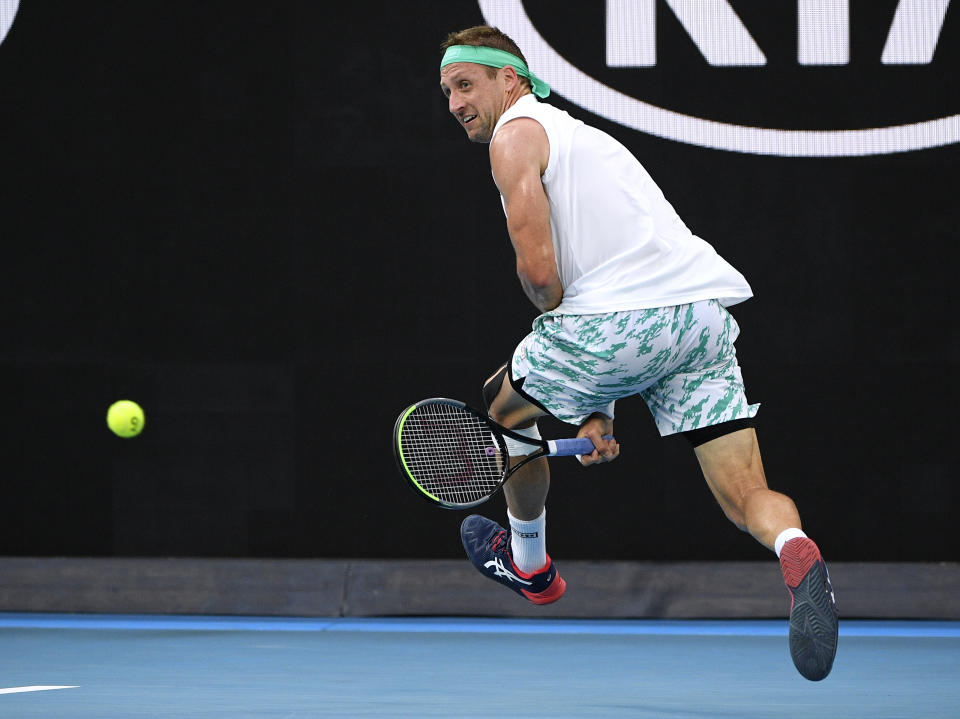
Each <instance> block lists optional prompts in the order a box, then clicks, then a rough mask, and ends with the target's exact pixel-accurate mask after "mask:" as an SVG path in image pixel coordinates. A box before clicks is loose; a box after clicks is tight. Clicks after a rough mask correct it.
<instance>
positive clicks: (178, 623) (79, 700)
mask: <svg viewBox="0 0 960 719" xmlns="http://www.w3.org/2000/svg"><path fill="white" fill-rule="evenodd" d="M786 632H787V624H786V621H749V622H743V621H650V620H636V621H621V620H616V621H614V620H610V621H605V620H553V619H551V620H520V619H516V620H513V619H462V618H450V619H447V618H426V619H424V618H395V619H389V618H388V619H350V618H332V619H306V618H303V619H300V618H258V617H184V616H128V615H59V614H51V615H36V614H0V717H3V718H4V719H16V718H18V717H46V718H59V717H70V718H76V719H86V718H88V717H89V718H92V717H103V718H110V717H356V716H367V717H421V716H430V717H494V716H521V715H530V716H543V717H656V718H665V719H675V718H676V719H681V718H686V717H690V718H697V719H703V718H705V717H765V718H773V717H777V718H779V717H803V718H804V719H809V718H810V717H817V716H818V717H826V718H829V719H832V718H837V717H870V718H871V719H878V718H884V717H888V718H889V719H910V718H912V717H957V716H960V709H958V707H960V622H902V621H900V622H874V621H870V622H867V621H845V622H842V623H841V634H840V650H839V652H838V655H837V661H836V664H835V666H834V670H833V673H832V674H831V675H830V676H829V677H828V678H827V679H826V680H824V681H822V682H817V683H811V682H808V681H806V680H805V679H803V678H802V677H800V675H799V674H797V672H796V670H795V669H794V668H793V665H792V663H791V662H790V657H789V653H788V650H787V639H786ZM37 687H70V688H60V689H38V690H31V689H32V688H37Z"/></svg>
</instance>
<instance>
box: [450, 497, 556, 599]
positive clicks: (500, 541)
mask: <svg viewBox="0 0 960 719" xmlns="http://www.w3.org/2000/svg"><path fill="white" fill-rule="evenodd" d="M460 539H461V540H463V548H464V549H465V550H466V552H467V556H468V557H469V558H470V561H471V562H472V563H473V566H474V567H476V568H477V570H478V571H479V572H480V573H481V574H482V575H484V576H485V577H489V578H490V579H492V580H493V581H495V582H499V583H500V584H502V585H503V586H505V587H507V588H509V589H512V590H513V591H515V592H516V593H517V594H519V595H520V596H521V597H524V598H526V599H528V600H530V601H531V602H533V603H534V604H549V603H550V602H555V601H557V600H558V599H559V598H560V597H562V596H563V593H564V591H566V588H567V583H566V582H565V581H563V577H561V576H560V574H559V572H557V569H556V567H554V566H553V561H552V560H551V559H550V556H549V555H547V563H546V564H545V565H544V566H543V567H542V568H540V569H539V570H537V571H536V572H532V573H527V572H522V571H520V570H519V569H518V568H517V565H516V564H514V562H513V554H512V552H511V549H510V531H509V530H507V529H504V528H503V527H501V526H500V525H499V524H497V523H496V522H494V521H492V520H490V519H487V518H486V517H481V516H480V515H479V514H471V515H470V516H469V517H467V518H466V519H464V520H463V523H462V524H461V525H460Z"/></svg>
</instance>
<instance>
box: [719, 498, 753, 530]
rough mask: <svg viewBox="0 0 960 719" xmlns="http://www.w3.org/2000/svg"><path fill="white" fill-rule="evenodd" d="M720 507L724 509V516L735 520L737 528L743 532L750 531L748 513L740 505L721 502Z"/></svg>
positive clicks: (732, 520)
mask: <svg viewBox="0 0 960 719" xmlns="http://www.w3.org/2000/svg"><path fill="white" fill-rule="evenodd" d="M720 508H721V509H722V510H723V514H724V516H726V518H727V519H729V520H730V521H731V522H733V524H734V526H735V527H736V528H737V529H739V530H740V531H741V532H746V531H749V530H748V528H747V518H746V515H745V514H744V512H743V510H742V509H741V508H740V507H737V506H734V505H730V504H721V505H720Z"/></svg>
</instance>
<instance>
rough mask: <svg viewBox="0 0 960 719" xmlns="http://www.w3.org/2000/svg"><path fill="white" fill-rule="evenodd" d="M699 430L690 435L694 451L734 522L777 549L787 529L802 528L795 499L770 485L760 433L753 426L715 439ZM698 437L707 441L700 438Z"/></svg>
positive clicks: (724, 509) (721, 503)
mask: <svg viewBox="0 0 960 719" xmlns="http://www.w3.org/2000/svg"><path fill="white" fill-rule="evenodd" d="M736 426H738V425H736V424H735V425H734V427H736ZM726 427H728V425H727V423H724V424H721V425H715V426H714V427H712V428H708V429H714V430H717V429H719V431H721V432H722V431H723V429H724V428H726ZM734 427H729V428H730V429H733V428H734ZM697 432H698V430H694V431H692V432H689V433H688V437H689V438H690V439H691V441H692V442H694V443H695V445H694V451H695V452H696V455H697V459H698V460H699V462H700V467H701V469H702V470H703V475H704V477H705V478H706V480H707V485H708V486H709V487H710V491H711V492H713V496H714V497H715V498H716V500H717V502H718V503H719V504H720V507H721V508H722V509H723V511H724V514H726V515H727V518H728V519H729V520H730V521H731V522H733V523H734V524H735V525H736V526H737V527H739V528H740V529H742V530H743V531H745V532H749V533H750V534H751V535H752V536H753V537H754V538H755V539H756V540H757V541H758V542H760V543H761V544H762V545H764V546H765V547H767V548H768V549H774V543H775V542H776V539H777V537H778V536H779V535H780V533H781V532H783V531H784V530H785V529H789V528H791V527H795V528H797V529H799V528H800V515H799V513H798V512H797V508H796V505H794V503H793V500H791V499H790V498H789V497H787V496H786V495H784V494H780V493H779V492H774V491H773V490H771V489H769V488H768V487H767V478H766V475H765V474H764V471H763V461H762V460H761V458H760V447H759V446H758V443H757V433H756V431H755V430H754V429H753V428H752V427H745V428H743V429H737V430H736V431H733V432H729V433H726V434H721V435H720V436H717V437H714V438H711V437H710V436H709V435H705V434H700V435H698V434H697ZM698 437H699V438H700V439H702V440H704V441H702V442H699V441H697V438H698Z"/></svg>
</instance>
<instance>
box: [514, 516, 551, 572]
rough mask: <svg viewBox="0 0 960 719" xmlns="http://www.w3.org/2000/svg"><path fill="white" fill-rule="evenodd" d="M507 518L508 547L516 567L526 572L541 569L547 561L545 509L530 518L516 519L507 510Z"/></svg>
mask: <svg viewBox="0 0 960 719" xmlns="http://www.w3.org/2000/svg"><path fill="white" fill-rule="evenodd" d="M507 518H508V519H509V520H510V548H511V550H512V554H513V563H514V564H516V565H517V569H519V570H520V571H521V572H524V573H526V574H532V573H533V572H536V571H537V570H538V569H543V567H544V565H545V564H546V563H547V540H546V527H547V510H546V509H544V510H543V511H542V512H541V513H540V516H539V517H537V518H536V519H531V520H521V519H517V518H516V517H514V516H513V515H512V514H510V510H507Z"/></svg>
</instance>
